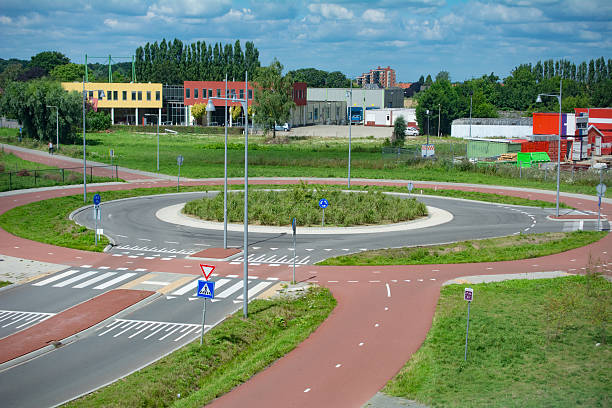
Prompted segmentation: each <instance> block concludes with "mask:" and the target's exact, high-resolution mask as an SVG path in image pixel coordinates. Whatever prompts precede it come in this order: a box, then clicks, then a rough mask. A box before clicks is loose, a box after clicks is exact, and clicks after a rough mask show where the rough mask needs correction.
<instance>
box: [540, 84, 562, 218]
mask: <svg viewBox="0 0 612 408" xmlns="http://www.w3.org/2000/svg"><path fill="white" fill-rule="evenodd" d="M562 85H563V80H559V95H557V94H538V98H537V99H536V103H541V102H542V97H543V96H552V97H555V98H557V101H559V141H558V146H557V217H558V216H559V181H560V179H561V97H562V95H563V93H562Z"/></svg>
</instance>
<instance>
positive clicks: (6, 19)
mask: <svg viewBox="0 0 612 408" xmlns="http://www.w3.org/2000/svg"><path fill="white" fill-rule="evenodd" d="M12 22H13V20H12V19H11V18H10V17H7V16H0V24H11V23H12Z"/></svg>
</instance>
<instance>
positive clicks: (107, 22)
mask: <svg viewBox="0 0 612 408" xmlns="http://www.w3.org/2000/svg"><path fill="white" fill-rule="evenodd" d="M104 24H105V25H107V26H109V27H110V28H115V27H117V25H118V24H119V21H117V19H114V18H107V19H105V20H104Z"/></svg>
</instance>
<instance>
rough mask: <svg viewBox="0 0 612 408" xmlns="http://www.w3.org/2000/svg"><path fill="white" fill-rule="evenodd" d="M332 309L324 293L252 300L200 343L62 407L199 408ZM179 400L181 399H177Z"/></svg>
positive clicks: (303, 335)
mask: <svg viewBox="0 0 612 408" xmlns="http://www.w3.org/2000/svg"><path fill="white" fill-rule="evenodd" d="M335 304H336V301H335V299H334V298H333V296H332V295H331V293H330V292H329V290H327V289H322V288H313V289H310V290H309V292H308V293H307V294H306V295H305V296H304V297H300V298H298V299H296V300H289V299H276V300H254V301H253V302H251V303H250V304H249V318H248V319H247V320H245V319H243V318H242V311H239V312H236V313H235V314H234V315H233V316H231V317H229V318H228V319H226V320H225V321H224V322H222V323H221V324H219V325H218V326H216V327H214V328H213V329H211V330H210V331H209V332H208V333H206V334H205V336H204V345H203V346H200V343H199V340H197V341H194V342H193V343H191V344H189V345H187V346H186V347H183V348H181V349H180V350H178V351H176V352H174V353H172V354H170V355H168V356H166V357H164V358H162V359H161V360H159V361H157V362H155V363H153V364H151V365H149V366H147V367H145V368H143V369H142V370H140V371H138V372H136V373H134V374H131V375H130V376H128V377H126V378H124V379H122V380H120V381H117V382H115V383H113V384H111V385H109V386H107V387H105V388H102V389H100V390H98V391H96V392H94V393H92V394H89V395H87V396H85V397H83V398H80V399H78V400H76V401H73V402H71V403H68V404H67V405H66V406H67V407H88V408H89V407H107V406H113V407H161V406H164V407H182V408H187V407H201V406H203V405H204V404H206V403H208V402H210V401H212V400H213V399H214V398H216V397H218V396H220V395H222V394H224V393H226V392H228V391H230V390H231V389H232V388H234V387H236V386H237V385H239V384H241V383H243V382H245V381H246V380H248V379H249V378H250V377H252V376H253V375H254V374H256V373H257V372H259V371H261V370H263V369H264V368H266V367H267V366H269V365H270V364H272V363H273V362H274V361H275V360H277V359H279V358H280V357H282V356H284V355H285V354H287V353H288V352H290V351H291V350H293V349H294V348H295V347H296V346H297V345H298V344H299V343H300V342H302V341H303V340H304V339H306V338H307V337H308V336H309V335H310V333H312V332H313V331H314V330H315V329H316V328H317V327H318V326H319V325H320V324H321V323H322V322H323V320H325V318H327V316H328V315H329V313H330V312H331V311H332V309H333V308H334V306H335ZM178 395H180V398H179V397H178Z"/></svg>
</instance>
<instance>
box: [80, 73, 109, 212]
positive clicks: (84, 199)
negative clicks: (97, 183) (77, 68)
mask: <svg viewBox="0 0 612 408" xmlns="http://www.w3.org/2000/svg"><path fill="white" fill-rule="evenodd" d="M97 92H98V99H102V98H104V91H103V90H101V89H98V90H97ZM86 99H87V92H86V91H85V77H83V203H85V204H86V203H87V155H86V151H85V100H86Z"/></svg>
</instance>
